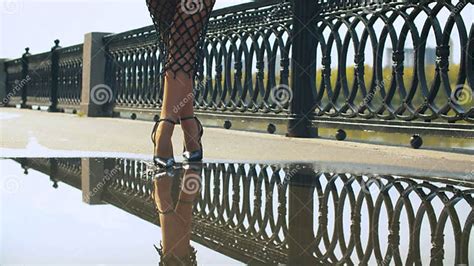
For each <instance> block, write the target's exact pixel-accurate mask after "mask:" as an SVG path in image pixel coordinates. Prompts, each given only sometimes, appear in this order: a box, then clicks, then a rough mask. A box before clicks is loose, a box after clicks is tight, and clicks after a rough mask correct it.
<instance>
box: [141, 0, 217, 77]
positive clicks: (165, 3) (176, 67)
mask: <svg viewBox="0 0 474 266" xmlns="http://www.w3.org/2000/svg"><path fill="white" fill-rule="evenodd" d="M146 3H147V6H148V9H149V11H150V15H151V17H152V20H153V23H154V25H155V28H156V31H157V33H158V35H159V42H160V43H159V47H160V49H161V51H162V53H163V56H162V57H161V58H162V60H163V62H162V63H163V65H164V67H163V69H162V72H161V74H162V75H163V74H166V73H172V74H174V78H176V73H177V72H178V71H182V72H184V73H187V74H188V75H189V77H190V78H191V77H192V76H194V75H198V74H199V73H200V72H202V71H201V70H200V65H201V64H200V63H201V62H202V60H203V44H204V38H205V35H206V30H207V23H208V21H209V17H210V14H211V11H212V8H213V7H214V4H215V0H146ZM200 74H202V73H200Z"/></svg>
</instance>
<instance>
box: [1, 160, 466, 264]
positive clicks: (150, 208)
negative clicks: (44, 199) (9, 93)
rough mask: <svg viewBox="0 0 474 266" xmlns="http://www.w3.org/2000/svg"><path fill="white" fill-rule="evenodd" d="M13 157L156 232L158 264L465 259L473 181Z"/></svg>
mask: <svg viewBox="0 0 474 266" xmlns="http://www.w3.org/2000/svg"><path fill="white" fill-rule="evenodd" d="M13 160H15V161H16V162H18V163H20V164H21V165H22V167H23V168H24V169H35V170H37V171H40V172H42V173H45V174H47V175H49V177H50V180H51V182H52V185H53V186H54V187H58V186H59V188H61V187H62V186H63V184H61V183H65V184H67V185H68V186H71V187H74V188H77V189H79V190H80V191H81V193H82V199H83V201H84V202H86V203H88V204H90V205H104V204H106V205H109V206H114V207H116V208H118V209H121V210H124V211H126V212H127V213H129V214H132V215H134V216H133V217H138V218H141V219H142V220H145V221H148V222H151V223H153V224H156V225H160V226H161V227H160V231H161V234H160V235H161V239H160V240H159V241H156V242H155V243H156V246H155V247H156V250H157V251H158V254H156V257H157V258H158V259H160V260H161V261H174V262H179V261H181V262H184V263H185V264H192V262H194V261H195V260H197V262H198V263H199V264H203V261H209V259H212V257H213V256H216V257H218V256H217V255H216V254H219V256H226V257H228V258H231V259H234V260H237V261H240V262H243V263H251V264H255V263H265V264H268V263H272V264H276V263H290V264H297V265H298V264H304V265H317V264H334V263H346V264H371V265H373V264H396V265H399V264H420V263H422V264H428V263H433V264H434V265H438V264H447V265H453V264H466V265H467V264H468V263H469V261H470V262H471V263H472V261H473V260H474V257H473V256H474V252H472V250H473V245H474V243H473V241H474V237H473V236H472V234H473V233H472V232H471V231H472V230H471V228H472V224H473V220H474V201H473V198H472V196H473V193H474V189H473V188H474V184H473V182H472V181H469V179H466V178H465V177H459V179H458V180H457V181H456V180H453V179H452V178H451V179H449V181H448V180H447V179H446V180H445V181H440V180H443V179H441V178H436V179H434V178H431V177H418V176H411V177H408V176H395V175H385V174H384V175H378V174H358V173H348V172H347V171H341V172H337V171H332V172H328V171H321V170H318V169H316V168H314V166H313V165H312V164H298V163H292V164H286V163H281V164H244V163H231V162H222V163H219V162H215V163H214V162H213V163H202V164H201V163H198V164H193V165H191V166H189V165H188V166H186V165H179V167H177V168H176V169H174V170H169V171H159V170H156V169H154V168H153V167H151V166H150V164H149V162H146V161H143V160H133V159H123V158H15V159H13ZM25 171H27V170H25ZM16 174H18V173H16ZM8 180H9V179H4V177H2V180H1V181H2V183H3V184H7V183H8V182H12V181H8ZM470 180H472V178H471V179H470ZM14 183H15V182H12V184H14ZM9 187H13V188H14V187H15V185H13V186H12V185H11V184H10V185H9ZM17 189H18V188H17ZM6 204H7V205H8V204H9V203H6ZM10 240H11V239H4V241H6V242H7V243H8V241H10ZM125 240H126V239H125ZM123 245H127V241H124V242H123ZM197 245H202V246H205V247H208V248H209V249H211V250H213V252H214V253H215V254H213V253H209V252H207V253H204V252H201V251H200V249H199V248H195V247H196V246H197ZM209 257H211V258H209ZM211 261H212V260H211ZM150 263H151V262H150Z"/></svg>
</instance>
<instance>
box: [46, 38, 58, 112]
mask: <svg viewBox="0 0 474 266" xmlns="http://www.w3.org/2000/svg"><path fill="white" fill-rule="evenodd" d="M59 48H61V47H60V46H59V40H55V41H54V46H53V48H51V93H50V101H51V105H50V106H49V108H48V112H58V111H59V109H58V75H59V54H58V51H57V50H58V49H59Z"/></svg>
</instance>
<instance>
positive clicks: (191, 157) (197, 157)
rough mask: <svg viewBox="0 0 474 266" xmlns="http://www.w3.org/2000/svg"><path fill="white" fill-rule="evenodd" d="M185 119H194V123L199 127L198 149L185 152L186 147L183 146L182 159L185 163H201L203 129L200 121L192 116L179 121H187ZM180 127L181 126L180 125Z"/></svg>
mask: <svg viewBox="0 0 474 266" xmlns="http://www.w3.org/2000/svg"><path fill="white" fill-rule="evenodd" d="M187 119H196V122H197V123H198V126H199V140H198V142H199V147H200V148H199V149H198V150H195V151H186V146H185V144H183V157H184V161H185V162H197V161H201V160H202V157H203V148H202V143H201V139H202V135H203V134H204V127H203V126H202V124H201V121H199V119H198V118H197V117H196V116H195V115H193V116H187V117H181V121H183V120H187ZM181 125H182V124H181Z"/></svg>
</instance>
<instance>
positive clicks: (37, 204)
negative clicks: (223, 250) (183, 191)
mask: <svg viewBox="0 0 474 266" xmlns="http://www.w3.org/2000/svg"><path fill="white" fill-rule="evenodd" d="M0 172H1V176H0V184H1V185H2V187H1V188H0V193H1V194H0V199H1V200H0V265H9V264H29V265H31V264H44V265H51V264H53V263H54V264H57V265H66V264H67V265H73V264H77V265H79V264H82V265H84V264H95V265H96V264H97V263H101V264H114V265H116V264H121V265H157V263H158V254H157V252H156V251H155V249H154V248H153V244H158V243H159V241H160V239H161V230H160V228H159V227H158V226H156V225H153V224H151V223H149V222H146V221H144V220H141V219H140V218H137V217H136V216H133V215H130V214H128V213H126V212H124V211H122V210H120V209H118V208H116V207H113V206H110V205H100V206H89V205H87V204H85V203H82V194H81V191H79V190H77V189H75V188H73V187H70V186H68V185H66V184H64V183H59V188H58V189H53V188H52V186H51V185H52V183H51V181H49V177H48V176H46V175H44V174H42V173H40V172H37V171H35V170H31V169H30V170H29V174H28V175H24V174H23V169H21V168H20V165H19V164H18V163H17V162H14V161H11V160H0ZM5 184H7V186H5ZM192 245H193V246H194V247H195V248H196V249H197V252H198V253H197V256H198V263H199V264H203V265H207V264H220V265H222V264H237V262H236V261H234V260H232V259H230V258H228V257H226V256H224V255H221V254H219V253H217V252H214V251H212V250H210V249H208V248H206V247H203V246H201V245H199V244H196V243H192Z"/></svg>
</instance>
